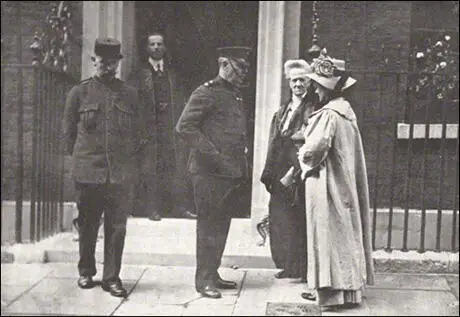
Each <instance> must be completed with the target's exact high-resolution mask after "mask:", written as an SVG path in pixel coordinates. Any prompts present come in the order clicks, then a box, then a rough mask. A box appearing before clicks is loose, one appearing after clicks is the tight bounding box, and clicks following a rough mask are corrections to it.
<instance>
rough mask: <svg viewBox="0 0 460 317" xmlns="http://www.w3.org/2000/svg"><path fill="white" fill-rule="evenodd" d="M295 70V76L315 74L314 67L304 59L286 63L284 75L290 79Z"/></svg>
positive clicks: (290, 60) (291, 60)
mask: <svg viewBox="0 0 460 317" xmlns="http://www.w3.org/2000/svg"><path fill="white" fill-rule="evenodd" d="M293 69H295V70H296V72H295V76H296V77H299V76H306V75H307V74H310V73H312V72H313V67H312V66H311V65H310V64H308V63H307V62H306V61H305V60H303V59H289V60H287V61H286V62H285V63H284V75H285V77H286V79H289V78H290V77H291V75H292V74H290V71H291V70H293Z"/></svg>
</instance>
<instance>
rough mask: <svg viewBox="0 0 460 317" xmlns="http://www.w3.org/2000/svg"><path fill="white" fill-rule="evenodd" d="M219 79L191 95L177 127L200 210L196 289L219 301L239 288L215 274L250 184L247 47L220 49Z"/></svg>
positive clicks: (248, 49) (199, 88) (198, 212)
mask: <svg viewBox="0 0 460 317" xmlns="http://www.w3.org/2000/svg"><path fill="white" fill-rule="evenodd" d="M218 53H219V59H218V64H219V74H218V76H217V77H216V78H215V79H213V80H211V81H208V82H206V83H205V84H203V85H201V86H199V87H198V88H197V89H196V90H195V91H194V92H193V93H192V95H191V96H190V99H189V101H188V103H187V105H186V106H185V108H184V111H183V112H182V115H181V117H180V118H179V121H178V123H177V125H176V131H177V133H178V135H179V136H180V137H181V138H182V139H184V140H185V141H186V142H187V143H188V144H189V145H190V146H191V152H190V157H189V163H188V171H189V173H191V175H192V182H193V188H194V198H195V204H196V208H197V214H198V218H197V240H196V241H197V246H196V265H197V267H196V273H195V288H196V290H197V291H198V292H199V293H201V294H202V295H203V296H205V297H210V298H220V297H221V296H222V295H221V293H220V291H219V290H218V289H219V288H220V289H233V288H236V286H237V285H236V283H235V282H233V281H226V280H223V279H222V278H221V277H220V275H219V273H218V272H217V269H218V268H219V266H220V263H221V258H222V254H223V252H224V249H225V243H226V240H227V236H228V231H229V228H230V221H231V212H232V206H234V201H235V200H236V199H238V198H239V196H238V195H237V192H238V190H237V189H238V187H240V186H241V185H242V184H243V183H244V182H245V181H246V182H247V181H248V180H249V171H248V162H247V156H246V154H247V142H246V141H247V140H246V114H245V110H244V108H243V99H242V96H241V92H240V90H239V87H242V86H244V85H245V84H246V83H245V79H246V76H247V72H248V68H249V63H248V55H249V53H250V48H248V47H224V48H220V49H218Z"/></svg>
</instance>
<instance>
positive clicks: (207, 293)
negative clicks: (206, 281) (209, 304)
mask: <svg viewBox="0 0 460 317" xmlns="http://www.w3.org/2000/svg"><path fill="white" fill-rule="evenodd" d="M197 291H198V293H200V294H201V295H202V296H204V297H209V298H221V297H222V294H221V293H220V292H219V290H217V289H216V288H215V287H214V286H211V285H206V286H205V287H203V288H200V289H197Z"/></svg>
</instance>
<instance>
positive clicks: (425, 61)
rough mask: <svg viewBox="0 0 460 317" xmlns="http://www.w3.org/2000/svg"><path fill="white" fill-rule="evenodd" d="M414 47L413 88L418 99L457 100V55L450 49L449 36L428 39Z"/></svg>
mask: <svg viewBox="0 0 460 317" xmlns="http://www.w3.org/2000/svg"><path fill="white" fill-rule="evenodd" d="M423 46H424V47H421V48H420V47H416V53H415V56H414V57H415V69H414V70H415V72H416V78H415V81H414V85H413V87H411V89H413V90H414V92H415V95H416V96H417V98H418V99H439V100H445V99H449V100H452V99H458V81H459V80H458V79H459V78H458V53H457V52H454V51H453V50H452V48H451V36H450V35H448V34H445V35H443V36H442V37H440V38H437V39H436V40H434V41H433V40H432V38H430V37H428V38H426V39H425V40H424V42H423Z"/></svg>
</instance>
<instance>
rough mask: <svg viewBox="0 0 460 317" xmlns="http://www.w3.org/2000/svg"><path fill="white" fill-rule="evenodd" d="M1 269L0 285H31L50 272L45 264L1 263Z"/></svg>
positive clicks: (49, 268)
mask: <svg viewBox="0 0 460 317" xmlns="http://www.w3.org/2000/svg"><path fill="white" fill-rule="evenodd" d="M1 269H2V274H1V282H2V285H33V284H35V283H37V282H38V281H40V280H41V279H43V278H44V277H45V276H47V275H48V274H49V273H50V272H51V270H52V268H51V267H50V266H49V265H47V264H45V263H30V264H22V263H2V265H1Z"/></svg>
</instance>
